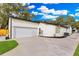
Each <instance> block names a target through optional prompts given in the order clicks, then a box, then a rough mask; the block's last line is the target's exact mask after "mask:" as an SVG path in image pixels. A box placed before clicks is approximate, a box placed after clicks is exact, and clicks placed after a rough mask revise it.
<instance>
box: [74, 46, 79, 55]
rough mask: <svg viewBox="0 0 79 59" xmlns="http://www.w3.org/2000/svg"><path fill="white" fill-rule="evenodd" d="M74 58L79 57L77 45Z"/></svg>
mask: <svg viewBox="0 0 79 59" xmlns="http://www.w3.org/2000/svg"><path fill="white" fill-rule="evenodd" d="M74 56H79V45H78V46H77V48H76V50H75V53H74Z"/></svg>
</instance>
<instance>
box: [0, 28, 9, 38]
mask: <svg viewBox="0 0 79 59" xmlns="http://www.w3.org/2000/svg"><path fill="white" fill-rule="evenodd" d="M7 34H8V30H6V29H0V36H6V35H7Z"/></svg>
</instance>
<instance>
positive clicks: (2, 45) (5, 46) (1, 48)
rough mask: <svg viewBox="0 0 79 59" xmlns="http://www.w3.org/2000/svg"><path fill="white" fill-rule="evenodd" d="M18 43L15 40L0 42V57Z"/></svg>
mask: <svg viewBox="0 0 79 59" xmlns="http://www.w3.org/2000/svg"><path fill="white" fill-rule="evenodd" d="M17 45H18V43H17V42H16V41H15V40H11V41H1V42H0V55H1V54H3V53H5V52H7V51H9V50H11V49H13V48H15V47H16V46H17Z"/></svg>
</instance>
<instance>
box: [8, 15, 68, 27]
mask: <svg viewBox="0 0 79 59" xmlns="http://www.w3.org/2000/svg"><path fill="white" fill-rule="evenodd" d="M9 17H11V18H14V19H19V20H23V21H29V22H34V23H46V24H50V25H55V26H60V27H63V28H68V26H67V25H65V24H58V25H57V24H52V23H49V22H40V21H31V20H26V19H23V18H20V17H14V16H12V15H10V16H9Z"/></svg>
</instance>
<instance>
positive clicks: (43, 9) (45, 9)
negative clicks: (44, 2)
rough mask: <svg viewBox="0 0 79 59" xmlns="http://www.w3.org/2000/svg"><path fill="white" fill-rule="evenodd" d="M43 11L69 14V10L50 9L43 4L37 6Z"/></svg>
mask: <svg viewBox="0 0 79 59" xmlns="http://www.w3.org/2000/svg"><path fill="white" fill-rule="evenodd" d="M37 9H38V10H40V11H41V12H43V13H52V14H54V15H67V13H68V11H67V10H55V9H48V8H47V7H46V6H41V7H40V8H37Z"/></svg>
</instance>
